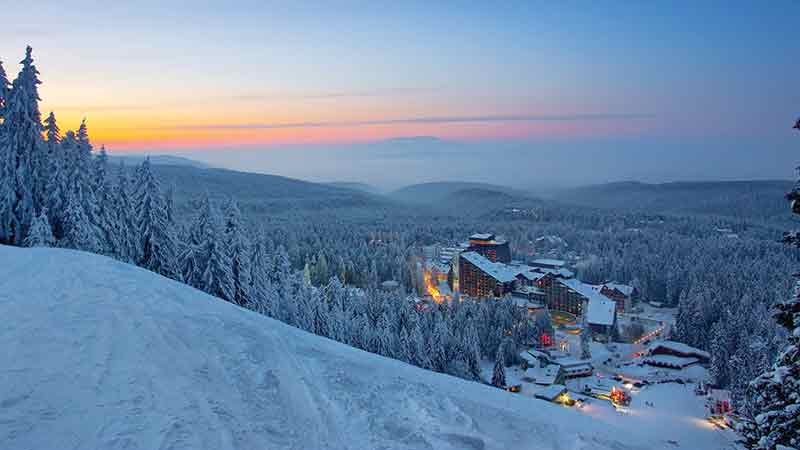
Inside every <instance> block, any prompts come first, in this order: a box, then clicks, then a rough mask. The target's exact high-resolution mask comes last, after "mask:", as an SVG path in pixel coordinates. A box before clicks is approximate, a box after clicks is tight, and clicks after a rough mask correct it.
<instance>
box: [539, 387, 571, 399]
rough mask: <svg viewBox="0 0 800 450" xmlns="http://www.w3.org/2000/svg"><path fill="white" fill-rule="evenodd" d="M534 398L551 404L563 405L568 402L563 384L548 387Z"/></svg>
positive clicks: (567, 395)
mask: <svg viewBox="0 0 800 450" xmlns="http://www.w3.org/2000/svg"><path fill="white" fill-rule="evenodd" d="M534 396H535V397H536V398H538V399H541V400H546V401H548V402H553V403H565V402H566V401H567V400H569V394H568V391H567V387H566V386H564V385H563V384H553V385H551V386H548V387H546V388H544V389H541V390H539V391H538V392H536V394H534Z"/></svg>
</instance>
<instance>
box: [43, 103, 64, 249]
mask: <svg viewBox="0 0 800 450" xmlns="http://www.w3.org/2000/svg"><path fill="white" fill-rule="evenodd" d="M44 131H45V135H46V136H47V141H46V143H45V146H46V147H47V155H48V156H47V158H48V168H49V169H48V176H47V180H46V182H45V187H44V190H45V193H44V206H45V207H46V208H47V210H48V211H50V215H49V217H50V224H51V226H52V230H53V235H54V236H55V237H56V239H60V238H61V236H62V234H63V231H62V226H63V225H62V222H63V219H62V216H63V213H64V211H65V209H66V204H67V187H68V183H67V174H66V172H65V164H66V162H65V158H64V153H63V152H62V151H61V132H60V130H59V128H58V123H57V122H56V116H55V114H53V113H52V112H51V113H50V115H49V116H47V119H45V126H44Z"/></svg>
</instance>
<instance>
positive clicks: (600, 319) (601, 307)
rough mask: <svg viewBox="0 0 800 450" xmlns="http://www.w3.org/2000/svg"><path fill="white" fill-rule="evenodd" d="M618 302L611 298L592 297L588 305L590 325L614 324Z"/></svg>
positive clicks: (588, 321)
mask: <svg viewBox="0 0 800 450" xmlns="http://www.w3.org/2000/svg"><path fill="white" fill-rule="evenodd" d="M616 309H617V304H616V303H615V302H614V301H613V300H610V299H607V298H605V297H603V298H590V299H589V305H588V306H587V307H586V322H587V323H589V324H590V325H607V326H610V325H614V314H615V313H616Z"/></svg>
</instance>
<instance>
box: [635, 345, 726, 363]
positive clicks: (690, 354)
mask: <svg viewBox="0 0 800 450" xmlns="http://www.w3.org/2000/svg"><path fill="white" fill-rule="evenodd" d="M657 355H664V356H674V357H677V358H689V359H692V358H693V359H696V360H697V362H700V363H703V364H705V363H708V362H709V361H710V360H711V355H710V354H709V353H708V352H706V351H703V350H700V349H697V348H694V347H692V346H689V345H686V344H684V343H682V342H675V341H658V342H654V343H652V344H650V346H649V347H648V348H647V356H649V357H652V356H657Z"/></svg>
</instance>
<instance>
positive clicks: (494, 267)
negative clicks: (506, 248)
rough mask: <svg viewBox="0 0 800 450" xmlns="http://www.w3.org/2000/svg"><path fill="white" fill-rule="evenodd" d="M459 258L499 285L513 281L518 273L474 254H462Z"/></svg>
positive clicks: (512, 268) (513, 269)
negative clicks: (499, 283)
mask: <svg viewBox="0 0 800 450" xmlns="http://www.w3.org/2000/svg"><path fill="white" fill-rule="evenodd" d="M461 257H462V258H464V259H466V260H467V261H469V262H470V263H471V264H472V265H474V266H475V267H477V268H478V269H480V270H481V271H483V272H484V273H486V274H487V275H489V276H490V277H492V278H494V279H495V280H497V281H499V282H501V283H509V282H512V281H514V279H515V278H516V276H517V273H519V272H518V270H517V269H515V268H514V267H512V266H508V265H505V264H503V263H497V262H492V261H489V260H488V259H486V257H484V256H483V255H481V254H479V253H476V252H464V253H462V254H461Z"/></svg>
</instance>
